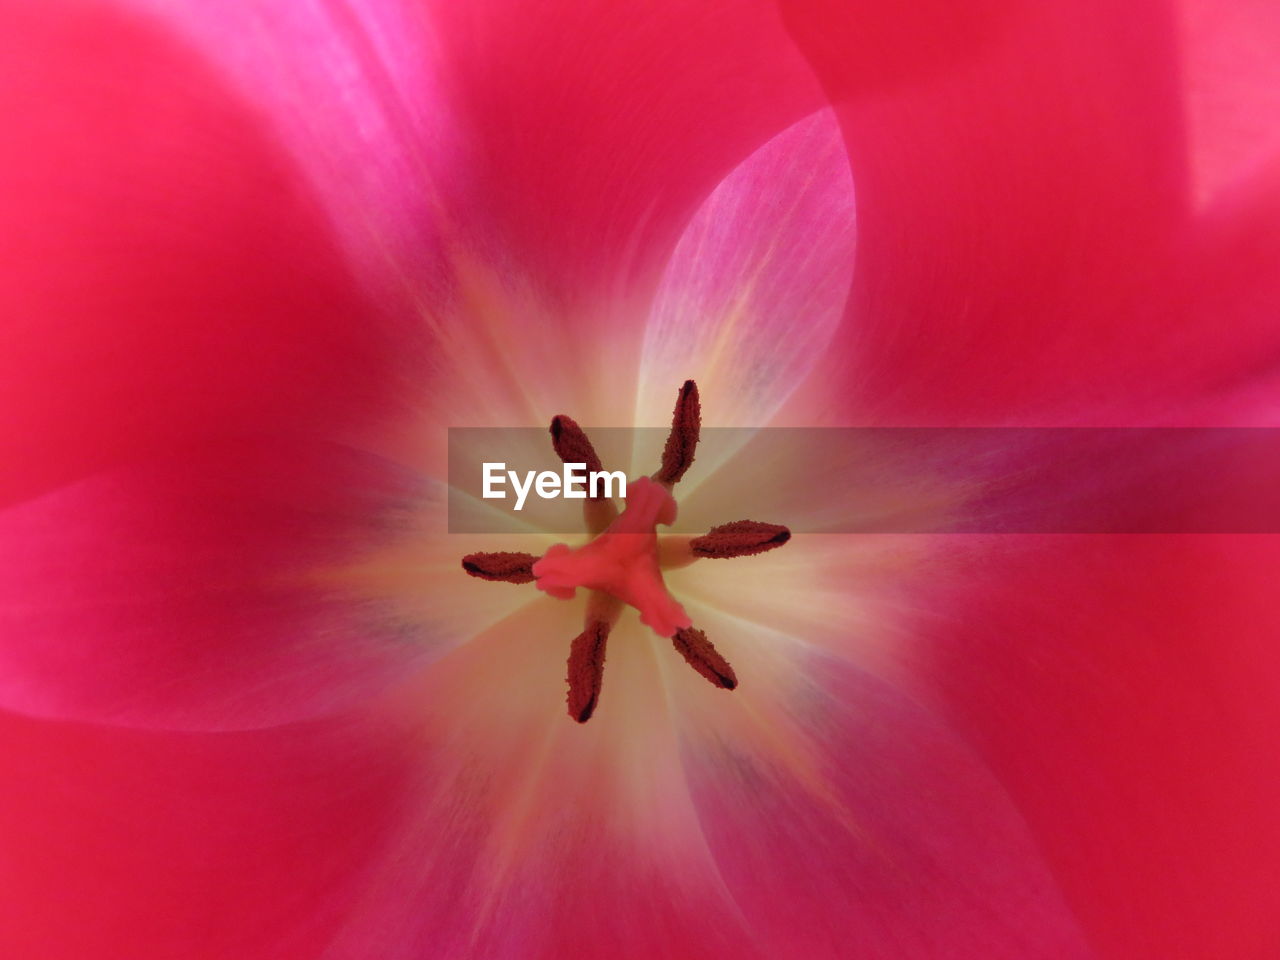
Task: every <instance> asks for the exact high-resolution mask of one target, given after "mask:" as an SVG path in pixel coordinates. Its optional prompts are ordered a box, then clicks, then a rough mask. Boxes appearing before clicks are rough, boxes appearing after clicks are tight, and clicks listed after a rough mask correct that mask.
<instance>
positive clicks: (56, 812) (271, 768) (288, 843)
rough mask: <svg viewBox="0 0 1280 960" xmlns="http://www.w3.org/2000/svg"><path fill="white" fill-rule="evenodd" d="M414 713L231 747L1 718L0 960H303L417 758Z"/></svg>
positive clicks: (236, 737)
mask: <svg viewBox="0 0 1280 960" xmlns="http://www.w3.org/2000/svg"><path fill="white" fill-rule="evenodd" d="M414 731H415V728H414V726H413V725H412V724H411V723H407V722H406V720H405V718H404V717H403V716H399V717H396V716H393V715H386V716H382V715H374V714H366V715H363V716H352V717H346V718H344V719H343V720H342V721H340V722H338V721H331V722H327V723H324V724H306V725H299V726H294V727H285V728H278V729H276V730H272V731H256V732H244V733H235V734H181V733H171V732H169V733H161V732H153V731H138V730H123V729H102V728H95V727H88V726H81V725H78V724H65V723H51V722H48V721H40V720H32V719H30V718H20V717H16V716H13V715H10V714H0V738H2V739H3V741H4V745H5V748H4V750H3V752H2V755H0V779H3V782H4V783H5V784H6V788H5V798H4V802H3V803H0V835H2V836H3V837H4V856H2V857H0V892H2V893H3V896H0V952H2V953H3V954H4V955H5V956H12V957H40V958H42V960H85V958H87V957H94V958H104V960H105V958H126V957H128V958H132V960H160V958H173V957H183V958H187V960H225V958H227V957H238V958H243V960H306V958H314V957H317V956H320V955H321V954H322V953H323V951H324V949H325V947H326V945H327V943H328V942H329V941H330V940H331V939H332V937H333V935H334V929H335V927H337V926H338V925H339V924H340V923H341V922H342V921H343V919H344V918H345V917H346V916H347V911H348V910H349V908H350V904H352V903H353V902H355V897H356V895H357V894H358V891H359V887H360V882H359V878H360V876H361V873H362V868H363V867H364V865H365V862H366V861H367V859H368V858H369V857H370V855H371V854H372V852H373V851H376V850H377V849H379V847H380V846H381V845H382V843H383V842H384V840H385V837H386V835H387V832H388V829H389V828H390V827H391V826H392V825H394V823H395V819H394V817H395V815H396V813H397V811H398V807H397V803H398V799H399V797H400V795H401V790H402V787H403V784H404V783H405V782H406V773H407V771H408V770H409V769H411V767H412V764H413V763H414V762H415V761H416V758H417V756H418V754H417V750H416V749H415V747H416V740H415V732H414Z"/></svg>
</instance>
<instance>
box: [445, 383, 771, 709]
mask: <svg viewBox="0 0 1280 960" xmlns="http://www.w3.org/2000/svg"><path fill="white" fill-rule="evenodd" d="M701 414H702V411H701V406H700V404H699V400H698V387H697V385H696V384H695V383H694V382H693V381H692V380H687V381H685V384H684V386H683V387H681V388H680V393H679V396H678V397H677V398H676V407H675V412H674V414H673V415H672V418H671V433H670V435H669V436H668V438H667V443H666V446H665V447H664V448H663V451H662V465H661V467H660V468H659V469H658V472H657V473H655V474H654V475H653V477H652V478H650V477H641V478H640V479H639V480H636V481H633V482H632V483H629V484H628V485H627V505H626V508H625V509H624V510H623V511H622V513H618V511H617V508H616V507H615V506H614V504H613V501H612V500H609V499H607V498H604V497H595V498H590V497H589V498H588V499H586V500H585V501H584V504H583V517H584V519H585V520H586V523H587V529H588V530H590V531H591V532H592V533H594V534H597V536H596V537H595V539H593V540H592V541H591V542H590V543H588V544H587V545H586V546H584V547H579V548H577V549H571V548H570V547H568V546H566V545H565V544H563V543H557V544H556V545H555V546H553V547H552V548H551V549H550V550H548V551H547V552H546V553H545V554H544V555H543V556H542V557H541V558H539V557H535V556H533V555H532V554H527V553H509V552H506V553H472V554H468V555H467V556H465V557H463V558H462V568H463V569H464V570H465V571H466V572H467V573H469V574H470V575H471V576H473V577H479V578H481V579H483V580H501V581H505V582H507V583H529V582H530V581H534V582H535V583H536V585H537V587H538V589H539V590H541V591H543V592H544V593H546V594H548V595H549V596H552V597H558V598H560V599H564V600H569V599H572V598H573V597H574V595H575V594H576V593H577V588H578V587H586V588H587V589H589V590H590V591H591V597H590V599H589V600H588V602H587V610H586V617H585V620H586V629H585V630H583V632H582V633H580V634H579V635H578V636H577V637H576V638H575V639H574V641H573V643H572V644H571V646H570V650H569V696H568V704H569V716H571V717H573V719H575V720H577V721H578V722H579V723H585V722H586V721H587V720H588V719H590V717H591V715H592V714H593V713H594V712H595V709H596V705H597V703H598V702H599V699H600V689H601V685H602V683H603V679H604V658H605V648H606V644H607V642H608V639H609V633H610V631H611V630H612V629H613V625H614V623H615V622H616V621H617V619H618V616H619V614H620V613H621V612H622V607H623V605H624V604H626V605H629V606H632V607H635V608H636V610H637V611H639V614H640V622H641V623H644V624H646V625H647V626H649V627H650V628H651V629H652V630H653V631H654V632H655V633H657V634H658V635H659V636H661V637H667V638H670V640H671V642H672V644H673V645H674V646H675V648H676V650H677V651H679V653H680V655H681V656H682V657H684V659H685V660H686V661H687V662H688V663H689V665H690V666H691V667H693V669H694V670H696V671H697V672H698V673H699V674H701V675H702V676H704V677H706V678H707V679H708V680H709V681H711V682H712V683H713V684H715V685H716V686H717V687H721V688H723V689H725V690H733V689H734V688H735V687H737V685H738V678H737V676H736V675H735V674H734V672H733V667H731V666H729V662H728V661H727V660H726V659H725V658H724V657H723V656H721V655H720V653H719V652H718V651H717V650H716V648H715V646H714V645H713V644H712V643H711V641H710V640H708V639H707V635H706V634H705V633H703V632H702V631H701V630H696V629H694V627H693V621H692V620H691V619H690V618H689V615H688V614H687V613H686V612H685V610H684V607H682V606H681V605H680V604H679V603H678V602H677V601H676V600H675V598H674V597H672V596H671V594H670V593H668V592H667V587H666V584H665V583H664V582H663V579H662V566H661V564H660V562H659V559H658V531H657V527H658V525H659V524H662V525H663V526H670V525H671V524H672V523H674V522H675V519H676V501H675V497H673V496H672V495H671V488H672V487H673V486H675V484H676V483H677V482H679V480H680V478H681V477H683V476H684V474H685V472H686V471H687V470H688V469H689V467H690V465H691V464H692V463H693V459H694V452H695V451H696V449H697V446H698V436H699V433H700V430H701V424H702V417H701ZM551 442H552V445H553V446H554V447H555V450H556V453H557V454H558V455H559V456H560V459H561V460H563V461H565V462H566V463H585V464H587V465H588V470H597V471H598V470H600V469H602V467H601V463H600V458H599V457H598V456H597V455H596V451H595V448H594V447H593V446H592V445H591V441H590V440H588V439H587V435H586V434H585V433H584V432H583V430H582V428H581V427H579V426H578V424H577V423H575V422H574V421H573V420H572V419H570V418H569V417H566V416H558V417H555V418H554V419H553V420H552V421H551ZM790 537H791V531H789V530H788V529H787V528H786V527H783V526H779V525H777V524H772V523H760V522H759V521H756V520H737V521H735V522H733V523H727V524H724V525H722V526H718V527H713V528H712V529H711V530H710V531H709V532H708V533H706V534H704V535H703V536H701V537H695V538H693V539H691V540H688V541H681V542H679V543H677V544H676V550H675V551H674V553H675V555H676V556H677V558H678V561H679V563H681V564H683V563H691V562H693V561H694V560H698V559H700V558H711V559H716V558H720V559H724V558H729V557H745V556H751V555H752V554H757V553H763V552H765V551H766V550H772V549H774V548H775V547H780V546H782V544H784V543H786V542H787V540H788V539H790ZM667 559H668V560H670V559H671V557H670V555H668V557H667Z"/></svg>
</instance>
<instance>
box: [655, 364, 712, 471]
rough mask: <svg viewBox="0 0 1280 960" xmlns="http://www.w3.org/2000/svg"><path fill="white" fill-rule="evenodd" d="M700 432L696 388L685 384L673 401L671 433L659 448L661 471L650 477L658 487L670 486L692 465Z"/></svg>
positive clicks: (699, 409)
mask: <svg viewBox="0 0 1280 960" xmlns="http://www.w3.org/2000/svg"><path fill="white" fill-rule="evenodd" d="M701 430H702V404H701V403H700V402H699V401H698V385H697V384H696V383H694V382H693V381H692V380H686V381H685V382H684V386H683V387H681V388H680V395H679V396H678V397H677V398H676V409H675V412H674V413H673V414H672V415H671V433H670V434H668V436H667V444H666V446H665V447H663V448H662V469H660V470H659V471H658V472H657V473H655V474H654V475H653V479H655V480H657V481H658V482H659V483H662V484H666V485H667V486H671V485H672V484H674V483H676V482H677V481H678V480H679V479H680V478H681V477H683V476H684V474H685V471H686V470H688V469H689V467H690V466H692V465H693V454H694V451H695V450H697V448H698V435H699V434H700V433H701Z"/></svg>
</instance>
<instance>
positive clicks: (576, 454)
mask: <svg viewBox="0 0 1280 960" xmlns="http://www.w3.org/2000/svg"><path fill="white" fill-rule="evenodd" d="M551 445H552V446H553V447H555V450H556V456H558V457H559V458H560V459H561V460H563V461H564V462H565V463H585V464H586V465H587V472H588V473H596V472H598V471H600V470H603V469H604V467H603V465H602V464H601V463H600V457H599V456H598V455H597V454H596V448H595V447H593V446H592V445H591V441H590V440H589V439H587V435H586V433H585V432H583V429H582V428H581V427H580V426H578V423H577V421H576V420H574V419H573V418H572V417H566V416H565V415H564V414H561V415H560V416H558V417H553V418H552V420H551ZM587 493H588V498H589V499H591V500H603V499H604V498H603V497H591V496H590V490H589V489H588V491H587Z"/></svg>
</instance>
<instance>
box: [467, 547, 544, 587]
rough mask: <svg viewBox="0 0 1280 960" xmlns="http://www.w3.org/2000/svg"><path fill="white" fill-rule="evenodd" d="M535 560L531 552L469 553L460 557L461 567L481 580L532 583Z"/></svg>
mask: <svg viewBox="0 0 1280 960" xmlns="http://www.w3.org/2000/svg"><path fill="white" fill-rule="evenodd" d="M537 560H538V558H537V557H535V556H534V555H533V554H531V553H469V554H467V555H466V556H465V557H463V558H462V569H463V570H465V571H467V573H469V574H471V576H473V577H479V578H480V579H481V580H500V581H503V582H505V583H532V582H533V581H534V576H533V565H534V563H536V562H537Z"/></svg>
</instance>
